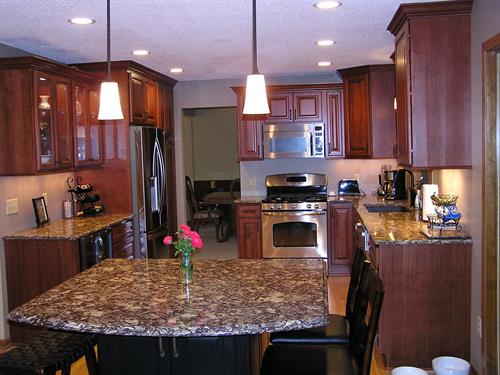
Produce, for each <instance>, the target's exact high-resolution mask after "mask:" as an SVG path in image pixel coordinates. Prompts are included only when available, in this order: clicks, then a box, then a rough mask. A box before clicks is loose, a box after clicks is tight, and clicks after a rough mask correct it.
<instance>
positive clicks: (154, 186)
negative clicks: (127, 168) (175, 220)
mask: <svg viewBox="0 0 500 375" xmlns="http://www.w3.org/2000/svg"><path fill="white" fill-rule="evenodd" d="M157 160H158V146H157V141H156V140H155V144H154V146H153V160H152V164H153V165H152V167H153V168H152V176H151V177H150V189H151V211H152V212H157V211H161V208H160V205H159V192H158V172H159V171H158V164H157Z"/></svg>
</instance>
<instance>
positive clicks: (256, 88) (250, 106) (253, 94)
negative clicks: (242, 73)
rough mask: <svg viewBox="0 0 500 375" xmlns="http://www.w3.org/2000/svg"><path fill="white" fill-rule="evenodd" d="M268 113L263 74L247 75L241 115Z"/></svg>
mask: <svg viewBox="0 0 500 375" xmlns="http://www.w3.org/2000/svg"><path fill="white" fill-rule="evenodd" d="M267 113H269V104H268V102H267V93H266V81H265V79H264V75H263V74H249V75H248V76H247V87H246V92H245V105H244V106H243V114H245V115H263V114H267Z"/></svg>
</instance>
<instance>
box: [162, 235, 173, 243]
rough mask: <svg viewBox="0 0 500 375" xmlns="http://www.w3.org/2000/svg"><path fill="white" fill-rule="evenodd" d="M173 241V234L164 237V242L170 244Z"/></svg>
mask: <svg viewBox="0 0 500 375" xmlns="http://www.w3.org/2000/svg"><path fill="white" fill-rule="evenodd" d="M171 243H172V236H165V238H164V239H163V244H165V245H170V244H171Z"/></svg>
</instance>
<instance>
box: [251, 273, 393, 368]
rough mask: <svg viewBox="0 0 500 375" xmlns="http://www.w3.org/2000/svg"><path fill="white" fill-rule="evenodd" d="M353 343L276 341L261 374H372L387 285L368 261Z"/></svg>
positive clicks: (355, 321) (350, 334)
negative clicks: (324, 343)
mask: <svg viewBox="0 0 500 375" xmlns="http://www.w3.org/2000/svg"><path fill="white" fill-rule="evenodd" d="M363 273H364V275H366V276H363V278H362V280H361V283H362V284H363V285H362V286H361V288H362V290H363V291H364V292H363V293H362V294H361V295H360V300H359V304H358V305H357V311H355V312H354V316H355V318H354V321H353V327H351V330H350V333H349V345H301V344H291V345H279V344H278V345H276V344H271V345H270V346H268V347H267V349H266V351H265V353H264V357H263V359H262V365H261V370H260V374H261V375H271V374H272V375H304V374H308V375H330V374H335V375H369V374H370V366H371V358H372V353H373V345H374V341H375V336H376V334H377V328H378V322H379V318H380V312H381V310H382V302H383V299H384V287H383V284H382V281H381V280H380V277H379V276H378V274H377V272H376V271H375V270H374V269H373V268H372V267H370V266H368V265H367V268H366V272H363Z"/></svg>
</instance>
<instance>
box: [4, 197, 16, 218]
mask: <svg viewBox="0 0 500 375" xmlns="http://www.w3.org/2000/svg"><path fill="white" fill-rule="evenodd" d="M18 212H19V208H18V201H17V198H12V199H7V200H6V201H5V214H6V215H15V214H17V213H18Z"/></svg>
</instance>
